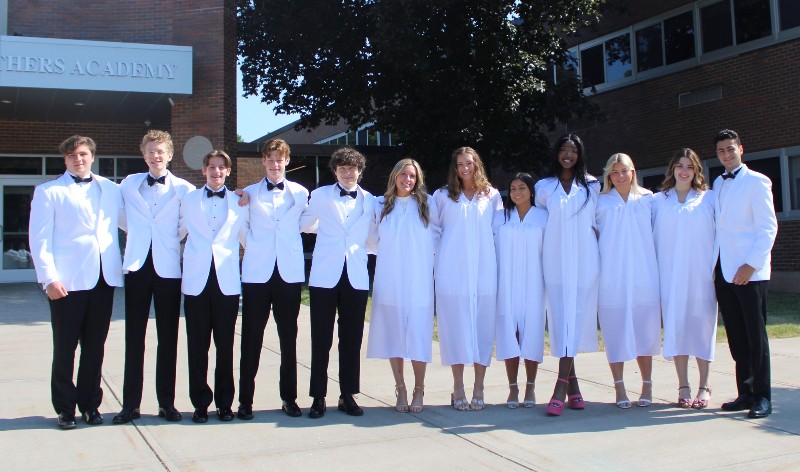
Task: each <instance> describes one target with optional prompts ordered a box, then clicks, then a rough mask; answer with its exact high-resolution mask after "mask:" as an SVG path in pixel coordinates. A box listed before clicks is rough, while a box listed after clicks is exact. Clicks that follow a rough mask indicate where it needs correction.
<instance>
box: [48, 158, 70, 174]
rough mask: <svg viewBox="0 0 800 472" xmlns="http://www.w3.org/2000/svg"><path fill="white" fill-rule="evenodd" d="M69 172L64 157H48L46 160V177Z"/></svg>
mask: <svg viewBox="0 0 800 472" xmlns="http://www.w3.org/2000/svg"><path fill="white" fill-rule="evenodd" d="M66 171H67V166H66V164H64V158H63V157H47V158H45V160H44V172H45V174H44V175H61V174H63V173H64V172H66Z"/></svg>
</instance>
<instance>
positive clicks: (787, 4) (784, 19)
mask: <svg viewBox="0 0 800 472" xmlns="http://www.w3.org/2000/svg"><path fill="white" fill-rule="evenodd" d="M778 11H779V12H780V18H781V31H785V30H787V29H790V28H795V27H797V26H800V2H798V1H797V0H778Z"/></svg>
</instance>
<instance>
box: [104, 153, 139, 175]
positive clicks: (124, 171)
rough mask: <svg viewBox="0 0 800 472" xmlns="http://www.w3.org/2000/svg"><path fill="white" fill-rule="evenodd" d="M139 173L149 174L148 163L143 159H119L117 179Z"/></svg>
mask: <svg viewBox="0 0 800 472" xmlns="http://www.w3.org/2000/svg"><path fill="white" fill-rule="evenodd" d="M139 172H147V163H146V162H145V161H144V159H142V158H141V157H131V158H123V157H118V158H117V177H119V178H124V177H125V176H127V175H130V174H137V173H139ZM109 175H111V174H109Z"/></svg>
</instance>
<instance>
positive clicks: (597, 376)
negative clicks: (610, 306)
mask: <svg viewBox="0 0 800 472" xmlns="http://www.w3.org/2000/svg"><path fill="white" fill-rule="evenodd" d="M122 295H123V293H122V290H117V294H116V304H115V308H114V317H113V319H112V322H111V329H110V332H109V335H108V341H107V343H106V357H105V363H104V369H103V389H104V391H105V396H104V400H103V404H102V406H101V408H100V411H101V412H102V413H103V414H104V417H105V424H104V425H102V426H94V427H91V426H87V425H86V424H85V423H83V422H81V421H79V422H78V429H77V430H75V431H60V430H58V429H57V428H56V424H55V416H56V415H55V413H54V412H53V410H52V406H51V403H50V385H49V382H50V362H51V359H52V357H51V356H52V351H51V349H52V336H51V331H50V322H49V319H50V315H49V309H48V306H47V300H46V298H45V296H44V294H43V293H42V292H41V291H40V290H39V289H38V287H37V286H36V285H34V284H15V285H0V392H1V393H0V398H2V401H0V450H2V451H3V452H4V454H3V455H2V460H3V462H4V464H3V465H2V466H0V468H2V470H10V471H18V470H19V471H22V470H25V471H27V470H87V469H89V470H162V471H163V470H187V471H188V470H190V471H202V470H232V469H239V470H326V471H327V470H346V471H354V470H356V471H357V470H443V471H449V470H501V471H511V470H525V469H533V470H559V471H562V470H615V471H618V470H619V471H626V470H631V471H633V470H644V469H647V470H703V469H705V470H709V469H710V470H714V469H724V470H742V471H744V470H747V471H753V470H800V440H798V439H800V438H798V435H800V390H798V388H799V387H800V367H798V364H799V361H800V339H798V338H793V339H780V340H774V341H773V342H772V378H773V402H774V413H773V415H772V416H770V417H769V418H766V419H763V420H749V419H747V418H746V412H743V413H728V412H723V411H721V410H720V409H719V406H720V404H721V403H722V402H723V401H727V400H729V399H731V398H733V397H734V396H735V386H734V379H733V363H732V361H731V359H730V355H729V353H728V349H727V346H726V345H724V344H721V345H718V346H717V360H716V361H715V362H714V363H713V364H712V375H711V382H712V384H713V385H714V388H713V398H712V403H711V407H710V408H709V409H707V410H704V411H694V410H688V411H687V410H682V409H679V408H677V407H676V406H675V404H674V402H675V400H676V398H677V393H678V392H677V387H678V385H677V379H676V376H675V370H674V368H673V366H672V364H671V363H669V362H666V361H665V360H664V359H661V358H657V359H655V360H654V364H655V365H654V373H653V381H654V388H653V390H654V397H655V398H654V404H653V405H652V406H651V407H650V408H637V407H636V406H634V407H633V408H631V409H630V410H620V409H618V408H616V407H615V406H614V404H613V401H614V389H613V386H612V381H611V374H610V371H609V368H608V364H607V362H606V358H605V354H604V353H592V354H582V355H580V356H578V358H577V364H576V365H577V372H578V375H579V377H580V378H581V386H582V391H583V395H584V397H585V398H586V400H587V406H586V410H584V411H572V410H565V412H564V414H563V416H561V417H547V416H546V415H545V413H544V407H543V404H544V403H546V402H547V400H548V399H549V397H550V394H551V393H552V388H553V385H554V383H555V380H556V376H555V372H554V369H556V367H557V363H556V362H555V361H554V359H552V358H547V359H545V362H544V363H543V364H542V366H541V367H540V369H539V376H538V379H537V389H536V393H537V402H538V404H537V406H536V407H535V408H533V409H525V408H519V409H517V410H509V409H507V408H506V407H505V406H504V402H505V399H506V396H507V392H508V386H507V380H506V378H505V369H504V368H503V366H502V363H497V362H495V363H494V364H493V365H492V367H490V368H489V370H488V373H487V378H486V393H485V394H486V400H487V405H488V404H490V405H488V407H487V409H486V410H484V411H482V412H459V411H455V410H453V409H452V408H450V406H449V399H450V391H451V388H452V377H451V375H450V369H449V368H447V367H442V366H441V365H440V360H439V357H438V345H437V344H434V360H433V363H432V364H431V365H430V366H429V367H428V374H427V377H426V388H425V404H426V406H425V410H424V411H423V412H422V413H419V414H410V413H407V414H403V413H396V412H394V410H393V409H392V408H391V407H392V406H393V405H394V385H393V383H394V382H393V380H392V375H391V371H390V369H389V364H388V362H387V361H383V360H373V359H365V360H364V361H363V363H362V372H361V379H362V385H361V387H362V394H361V395H360V396H359V397H358V401H359V404H360V405H361V406H362V407H364V410H365V414H364V416H363V417H360V418H353V417H349V416H347V415H345V414H344V413H340V412H338V411H336V398H337V396H338V387H337V385H336V382H335V381H334V380H331V382H330V389H329V396H328V406H329V408H328V413H327V414H326V415H325V417H324V418H322V419H319V420H311V419H309V418H308V417H307V416H303V417H302V418H289V417H287V416H285V415H284V414H283V413H281V411H280V399H279V397H278V365H279V359H280V357H279V350H278V339H277V335H276V332H275V325H274V323H273V322H272V321H270V323H269V324H268V327H267V334H266V336H265V341H264V349H263V354H262V358H261V368H260V371H259V374H258V379H257V390H256V398H255V404H254V409H255V410H256V411H255V414H256V417H255V419H254V420H253V421H249V422H246V421H241V420H239V419H235V420H234V421H233V422H231V423H221V422H219V421H218V420H217V419H216V416H215V415H213V414H212V415H211V418H210V420H209V423H208V424H206V425H196V424H194V423H192V422H191V419H190V418H191V411H192V406H191V403H190V402H189V396H188V378H187V368H186V365H187V364H186V336H185V331H183V327H182V328H181V336H180V346H179V358H178V391H177V399H176V407H178V409H179V410H181V411H182V412H183V413H184V419H183V421H181V422H179V423H167V422H165V421H164V420H162V419H160V418H158V417H156V413H157V404H156V400H155V388H154V376H155V375H154V369H155V339H156V338H155V323H154V322H152V321H151V323H150V325H149V326H150V329H149V330H148V336H147V343H148V344H147V345H148V350H147V358H146V361H145V387H144V399H143V404H142V414H143V416H142V418H141V419H140V420H136V421H134V422H132V423H131V424H128V425H123V426H115V425H112V424H111V419H112V418H113V416H114V414H116V412H118V411H119V409H120V404H121V400H122V373H123V367H124V349H125V346H124V320H123V319H122V317H123V314H124V310H123V309H122V307H123V304H122V301H123V296H122ZM308 317H309V315H308V309H307V307H303V310H302V311H301V315H300V321H299V325H300V330H299V336H298V370H299V372H298V382H299V385H298V389H299V392H300V394H301V395H300V398H299V399H298V403H299V404H300V406H301V408H303V412H304V413H307V411H308V406H309V405H310V403H311V399H310V398H308V397H307V396H306V392H307V388H308V379H309V366H310V352H311V349H310V334H309V333H310V330H309V318H308ZM181 323H183V321H182V322H181ZM239 333H240V330H239V325H237V339H236V346H235V350H236V355H235V362H236V364H237V367H238V357H239V355H238V353H239V339H240V338H239V335H238V334H239ZM366 339H367V336H366V333H365V336H364V340H365V343H366ZM212 351H213V347H212ZM334 351H335V349H334ZM362 352H366V349H362ZM336 360H337V355H336V353H335V352H334V353H333V354H332V356H331V366H330V370H329V372H330V373H331V375H332V377H334V378H336V377H337V372H338V365H337V362H336ZM213 365H214V356H213V352H212V355H211V360H210V369H211V377H212V379H213ZM690 365H691V364H690ZM410 370H411V369H410V366H407V368H406V379H407V380H406V382H407V384H408V385H409V391H410V385H412V384H413V376H412V375H411V372H410ZM522 370H523V369H521V371H522ZM626 373H627V375H626V379H627V380H628V382H627V387H628V389H629V391H630V393H629V396H630V398H631V399H632V400H635V399H637V398H638V392H639V388H640V383H639V375H638V372H637V368H636V365H635V363H633V362H632V363H629V365H628V366H627V372H626ZM521 374H522V372H521ZM471 378H472V375H471V369H468V373H467V382H468V384H469V383H471ZM690 379H691V380H692V382H693V392H696V387H697V385H696V382H697V373H696V370H695V367H692V371H691V377H690ZM520 380H521V382H524V378H523V377H522V376H521V377H520ZM237 381H238V378H237ZM469 393H471V389H468V394H469ZM236 406H237V403H236V402H234V405H233V407H234V410H235V408H236ZM331 406H333V408H331Z"/></svg>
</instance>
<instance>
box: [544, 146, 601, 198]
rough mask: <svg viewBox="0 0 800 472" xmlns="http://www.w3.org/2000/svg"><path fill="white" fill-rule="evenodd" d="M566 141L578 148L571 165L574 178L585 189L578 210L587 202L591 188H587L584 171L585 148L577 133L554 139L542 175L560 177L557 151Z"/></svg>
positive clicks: (561, 168) (560, 168)
mask: <svg viewBox="0 0 800 472" xmlns="http://www.w3.org/2000/svg"><path fill="white" fill-rule="evenodd" d="M567 141H572V142H573V143H575V147H576V148H578V159H577V160H576V161H575V167H573V169H575V180H577V181H578V185H579V186H580V185H582V186H583V187H584V188H585V189H586V200H584V202H583V205H581V208H580V209H579V210H578V211H579V212H580V211H581V210H583V208H584V207H585V206H586V204H587V203H589V197H590V196H591V195H590V193H591V190H590V189H589V181H588V179H587V178H586V176H587V175H588V174H587V172H586V148H585V147H584V146H583V141H581V138H580V137H579V136H578V135H577V134H565V135H564V136H561V137H560V138H558V139H557V140H556V142H555V144H554V145H553V152H552V153H551V154H550V162H549V163H548V167H547V170H546V171H545V175H544V176H545V177H555V178H556V179H559V178H560V176H561V171H562V170H563V167H561V162H559V160H558V153H559V151H560V150H561V146H563V145H564V143H566V142H567ZM557 185H561V182H557Z"/></svg>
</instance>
